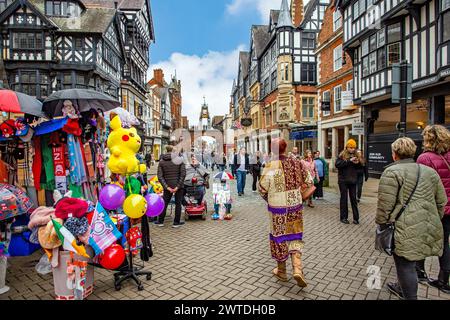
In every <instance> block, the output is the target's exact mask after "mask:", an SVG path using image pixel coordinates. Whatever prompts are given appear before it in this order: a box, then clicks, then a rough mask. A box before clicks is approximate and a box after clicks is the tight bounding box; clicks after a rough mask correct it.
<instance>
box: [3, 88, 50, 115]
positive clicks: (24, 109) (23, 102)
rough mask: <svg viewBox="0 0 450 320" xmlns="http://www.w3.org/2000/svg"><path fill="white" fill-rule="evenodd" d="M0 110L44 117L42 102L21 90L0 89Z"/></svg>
mask: <svg viewBox="0 0 450 320" xmlns="http://www.w3.org/2000/svg"><path fill="white" fill-rule="evenodd" d="M0 111H4V112H13V113H27V114H31V115H33V116H37V117H43V118H46V115H45V113H44V112H43V111H42V102H40V101H39V100H38V99H36V98H33V97H31V96H29V95H26V94H24V93H21V92H16V91H12V90H6V89H2V90H0Z"/></svg>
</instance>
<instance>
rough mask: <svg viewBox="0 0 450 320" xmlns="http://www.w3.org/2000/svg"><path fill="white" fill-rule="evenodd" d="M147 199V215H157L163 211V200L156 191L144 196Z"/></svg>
mask: <svg viewBox="0 0 450 320" xmlns="http://www.w3.org/2000/svg"><path fill="white" fill-rule="evenodd" d="M145 200H146V201H147V212H146V213H145V214H146V215H147V216H149V217H157V216H159V215H160V214H161V213H162V212H163V211H164V206H165V204H164V200H163V199H162V198H161V197H160V196H159V195H157V194H156V193H150V194H148V195H146V196H145Z"/></svg>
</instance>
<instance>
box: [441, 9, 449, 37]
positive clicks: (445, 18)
mask: <svg viewBox="0 0 450 320" xmlns="http://www.w3.org/2000/svg"><path fill="white" fill-rule="evenodd" d="M447 2H449V4H448V5H449V7H450V0H447ZM449 40H450V11H447V12H445V13H444V14H443V16H442V42H446V41H449Z"/></svg>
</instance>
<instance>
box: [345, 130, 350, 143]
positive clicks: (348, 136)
mask: <svg viewBox="0 0 450 320" xmlns="http://www.w3.org/2000/svg"><path fill="white" fill-rule="evenodd" d="M348 139H350V129H349V126H345V127H344V144H346V143H347V141H348Z"/></svg>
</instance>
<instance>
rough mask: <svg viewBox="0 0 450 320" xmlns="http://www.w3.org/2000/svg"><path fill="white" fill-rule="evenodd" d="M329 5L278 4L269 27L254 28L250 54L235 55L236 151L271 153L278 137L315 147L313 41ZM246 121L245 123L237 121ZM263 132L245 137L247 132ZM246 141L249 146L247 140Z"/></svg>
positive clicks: (317, 1) (316, 1)
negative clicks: (272, 141)
mask: <svg viewBox="0 0 450 320" xmlns="http://www.w3.org/2000/svg"><path fill="white" fill-rule="evenodd" d="M328 3H329V1H328V0H311V1H310V2H309V3H308V4H307V5H306V6H305V7H303V1H302V0H291V5H290V6H289V4H288V2H287V0H282V2H281V9H280V10H272V11H271V12H270V22H269V25H265V26H253V27H252V29H251V40H250V52H241V53H240V55H239V69H238V76H237V79H236V81H235V83H234V85H233V89H232V108H233V115H234V119H235V120H237V123H238V124H239V127H240V124H241V122H242V124H245V122H249V121H247V119H252V121H251V122H252V124H251V125H252V127H248V126H247V127H244V128H243V129H241V131H240V133H239V134H238V137H237V144H238V146H246V147H247V149H249V150H250V151H251V152H253V151H256V150H257V149H259V150H261V151H264V152H268V151H270V150H269V148H270V139H271V136H272V133H276V132H278V130H279V132H281V134H282V135H283V136H284V137H285V138H286V139H287V140H290V147H292V146H293V145H294V143H295V144H297V145H299V146H300V147H301V148H302V149H303V150H305V149H308V148H313V147H315V143H316V142H315V141H316V139H315V137H317V114H316V112H315V110H316V105H317V100H316V88H315V85H316V83H317V79H316V57H315V53H314V51H315V48H316V38H317V33H318V32H319V30H320V26H321V23H322V20H323V16H324V12H325V9H326V7H327V5H328ZM243 119H245V121H242V120H243ZM255 130H256V131H257V132H258V131H262V130H267V131H268V132H270V133H269V134H267V135H266V136H265V137H263V136H262V135H261V134H258V135H257V136H253V138H252V137H250V132H254V131H255ZM250 140H251V141H250Z"/></svg>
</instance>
